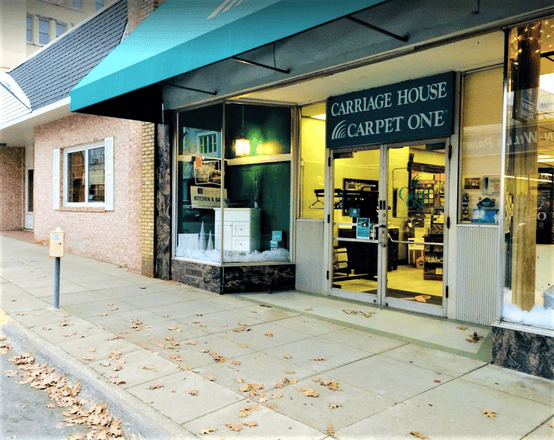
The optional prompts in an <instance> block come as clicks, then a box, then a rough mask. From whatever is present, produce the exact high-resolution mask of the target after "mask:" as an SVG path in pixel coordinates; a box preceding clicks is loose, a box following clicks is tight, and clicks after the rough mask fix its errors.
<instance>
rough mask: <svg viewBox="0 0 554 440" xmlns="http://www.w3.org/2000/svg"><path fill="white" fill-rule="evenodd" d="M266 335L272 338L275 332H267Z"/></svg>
mask: <svg viewBox="0 0 554 440" xmlns="http://www.w3.org/2000/svg"><path fill="white" fill-rule="evenodd" d="M265 336H267V337H268V338H272V337H273V333H271V332H268V333H265Z"/></svg>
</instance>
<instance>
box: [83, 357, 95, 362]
mask: <svg viewBox="0 0 554 440" xmlns="http://www.w3.org/2000/svg"><path fill="white" fill-rule="evenodd" d="M83 360H84V361H87V362H92V361H94V360H96V358H93V357H83Z"/></svg>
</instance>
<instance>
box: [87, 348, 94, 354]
mask: <svg viewBox="0 0 554 440" xmlns="http://www.w3.org/2000/svg"><path fill="white" fill-rule="evenodd" d="M88 351H90V352H91V353H94V352H95V351H96V348H94V347H91V348H89V349H88Z"/></svg>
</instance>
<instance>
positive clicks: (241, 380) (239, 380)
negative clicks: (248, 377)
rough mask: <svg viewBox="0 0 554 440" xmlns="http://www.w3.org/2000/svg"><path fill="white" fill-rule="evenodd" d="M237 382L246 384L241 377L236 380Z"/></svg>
mask: <svg viewBox="0 0 554 440" xmlns="http://www.w3.org/2000/svg"><path fill="white" fill-rule="evenodd" d="M235 382H236V383H243V382H244V379H242V378H240V377H237V378H236V379H235Z"/></svg>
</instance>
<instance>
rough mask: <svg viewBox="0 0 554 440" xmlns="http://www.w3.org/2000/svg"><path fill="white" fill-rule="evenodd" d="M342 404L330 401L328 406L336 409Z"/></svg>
mask: <svg viewBox="0 0 554 440" xmlns="http://www.w3.org/2000/svg"><path fill="white" fill-rule="evenodd" d="M341 406H342V404H340V403H338V402H331V403H330V404H329V408H331V409H337V408H340V407H341Z"/></svg>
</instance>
